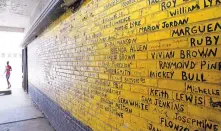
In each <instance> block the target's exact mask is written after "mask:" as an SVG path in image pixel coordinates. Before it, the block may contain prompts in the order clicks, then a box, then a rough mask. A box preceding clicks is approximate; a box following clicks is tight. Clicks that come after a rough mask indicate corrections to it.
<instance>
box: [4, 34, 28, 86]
mask: <svg viewBox="0 0 221 131" xmlns="http://www.w3.org/2000/svg"><path fill="white" fill-rule="evenodd" d="M23 38H24V33H18V32H4V31H1V32H0V85H1V86H0V90H5V89H7V87H8V85H7V80H6V74H5V68H6V62H7V61H9V65H10V66H11V67H12V71H11V75H10V79H9V80H10V83H11V90H13V89H18V88H22V48H21V47H20V44H21V42H22V40H23Z"/></svg>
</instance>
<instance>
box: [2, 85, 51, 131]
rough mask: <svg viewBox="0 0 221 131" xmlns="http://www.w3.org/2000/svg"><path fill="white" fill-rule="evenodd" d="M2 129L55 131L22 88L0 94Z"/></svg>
mask: <svg viewBox="0 0 221 131" xmlns="http://www.w3.org/2000/svg"><path fill="white" fill-rule="evenodd" d="M0 104H1V106H0V131H54V129H53V128H52V127H51V126H50V124H49V122H48V121H47V120H46V119H45V118H44V115H43V114H42V113H41V112H40V111H39V109H38V108H37V107H36V106H35V104H33V103H32V101H31V99H30V97H29V96H28V94H26V93H25V92H24V91H23V90H22V89H21V88H15V89H12V94H11V95H3V96H0Z"/></svg>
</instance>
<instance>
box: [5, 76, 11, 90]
mask: <svg viewBox="0 0 221 131" xmlns="http://www.w3.org/2000/svg"><path fill="white" fill-rule="evenodd" d="M9 78H10V75H6V79H7V83H8V88H10V87H11V84H10V82H9Z"/></svg>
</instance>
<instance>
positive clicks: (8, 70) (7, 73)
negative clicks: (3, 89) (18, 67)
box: [5, 61, 12, 89]
mask: <svg viewBox="0 0 221 131" xmlns="http://www.w3.org/2000/svg"><path fill="white" fill-rule="evenodd" d="M11 71H12V67H11V66H10V65H9V61H7V65H6V68H5V73H6V80H7V83H8V89H9V88H11V83H10V82H9V78H10V75H11Z"/></svg>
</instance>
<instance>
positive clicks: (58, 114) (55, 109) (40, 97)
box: [29, 83, 91, 131]
mask: <svg viewBox="0 0 221 131" xmlns="http://www.w3.org/2000/svg"><path fill="white" fill-rule="evenodd" d="M29 95H30V96H31V98H32V100H33V102H34V103H36V104H37V105H38V107H39V108H40V110H41V111H42V112H43V113H44V115H45V116H46V117H47V119H48V120H49V122H50V123H51V125H52V126H53V127H54V129H55V130H56V131H91V129H90V128H89V127H87V126H85V125H84V124H83V123H82V122H80V121H78V120H77V119H75V118H74V117H72V116H71V115H70V114H69V113H67V112H66V111H64V110H63V109H62V108H61V107H60V106H59V105H58V104H56V103H55V102H54V101H52V100H51V99H50V98H48V97H47V96H46V95H45V94H44V93H42V92H41V91H40V90H38V89H37V88H35V87H34V86H33V85H31V84H30V83H29Z"/></svg>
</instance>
